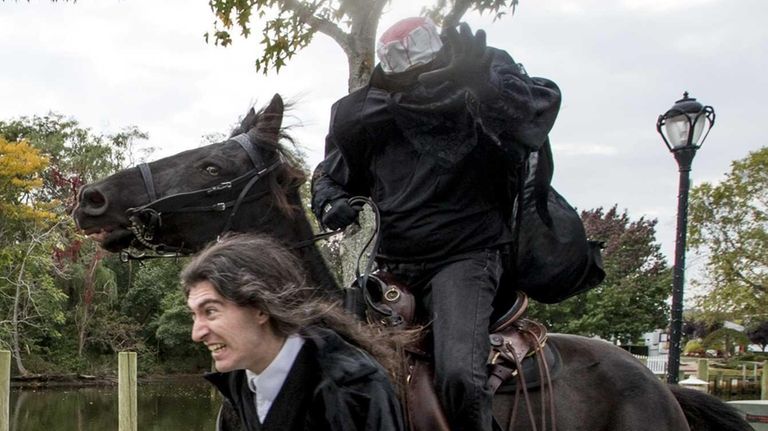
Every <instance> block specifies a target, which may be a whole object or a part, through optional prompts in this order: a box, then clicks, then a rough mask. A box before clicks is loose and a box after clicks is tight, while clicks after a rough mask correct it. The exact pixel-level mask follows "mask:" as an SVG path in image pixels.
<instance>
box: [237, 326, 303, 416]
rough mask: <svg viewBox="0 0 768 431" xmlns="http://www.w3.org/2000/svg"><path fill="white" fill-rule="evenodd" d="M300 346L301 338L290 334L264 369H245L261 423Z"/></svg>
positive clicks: (301, 344)
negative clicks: (257, 371)
mask: <svg viewBox="0 0 768 431" xmlns="http://www.w3.org/2000/svg"><path fill="white" fill-rule="evenodd" d="M302 346H304V339H303V338H301V337H300V336H298V335H290V336H288V338H286V340H285V343H283V347H282V348H281V349H280V352H278V354H277V356H275V359H273V360H272V362H271V363H270V364H269V365H268V366H267V368H265V369H264V371H262V372H261V373H260V374H256V373H254V372H252V371H251V370H245V375H246V377H247V378H248V387H249V388H250V389H251V391H252V392H253V393H254V394H255V395H256V397H255V398H256V399H255V402H256V412H257V413H258V414H259V421H260V422H261V423H264V418H266V417H267V412H269V408H270V407H272V403H273V402H274V401H275V398H277V394H279V393H280V389H281V388H282V387H283V383H285V379H286V377H288V372H289V371H291V367H292V366H293V363H294V362H295V361H296V357H297V356H298V355H299V351H300V350H301V347H302Z"/></svg>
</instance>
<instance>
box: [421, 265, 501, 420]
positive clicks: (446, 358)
mask: <svg viewBox="0 0 768 431" xmlns="http://www.w3.org/2000/svg"><path fill="white" fill-rule="evenodd" d="M500 278H501V261H500V256H499V252H498V251H497V250H479V251H477V252H474V253H468V254H465V255H463V256H461V257H457V258H456V259H453V260H450V261H447V263H445V264H444V266H442V267H441V268H440V269H439V270H438V271H437V272H435V273H434V276H433V277H432V278H431V281H430V282H429V283H428V284H427V286H426V287H425V290H424V291H423V293H424V294H425V296H424V298H423V299H424V302H425V305H426V307H427V308H428V309H429V311H430V315H431V318H432V328H433V333H434V356H435V376H436V377H435V385H436V389H437V394H438V396H439V397H440V399H441V401H442V403H443V406H444V410H445V413H446V415H447V418H448V421H449V423H450V424H451V427H452V428H453V430H456V431H458V430H462V431H464V430H466V431H490V430H491V429H492V428H491V427H492V425H491V423H492V418H493V415H492V407H491V399H492V394H491V393H490V391H489V390H488V388H487V385H486V382H487V379H488V373H487V368H486V363H487V360H488V352H489V350H490V343H489V341H488V326H489V319H490V316H491V311H492V303H493V298H494V296H495V294H496V289H497V287H498V283H499V279H500Z"/></svg>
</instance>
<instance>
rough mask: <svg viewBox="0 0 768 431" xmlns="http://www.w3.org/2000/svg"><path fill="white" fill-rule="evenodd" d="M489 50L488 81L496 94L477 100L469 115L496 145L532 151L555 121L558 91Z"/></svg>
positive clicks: (506, 54)
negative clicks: (490, 53) (491, 54)
mask: <svg viewBox="0 0 768 431" xmlns="http://www.w3.org/2000/svg"><path fill="white" fill-rule="evenodd" d="M492 50H493V55H494V56H493V61H492V62H491V67H490V76H489V80H490V82H491V83H492V84H493V86H494V87H495V88H497V89H498V91H497V92H496V93H495V94H494V95H493V96H492V97H487V98H485V99H484V100H477V101H476V103H475V104H473V106H470V111H471V112H472V114H473V116H474V117H475V120H476V121H477V123H478V124H479V125H480V126H481V127H482V129H483V131H484V132H485V133H486V135H487V136H489V137H490V138H491V139H492V140H493V141H494V142H496V143H497V144H498V145H500V146H502V147H504V146H505V145H507V146H508V145H510V143H514V145H521V146H522V147H523V148H524V149H526V150H527V151H536V150H538V149H539V148H541V146H542V145H543V144H544V141H545V139H546V137H547V134H548V133H549V131H550V130H551V129H552V126H553V125H554V123H555V119H556V118H557V112H558V110H559V109H560V89H559V88H558V87H557V85H556V84H555V83H554V82H552V81H550V80H548V79H545V78H532V77H529V76H528V75H527V74H526V73H525V70H524V69H523V68H522V67H521V66H520V65H519V64H517V63H515V61H514V59H512V57H511V56H510V55H509V54H508V53H507V52H505V51H502V50H499V49H493V48H492ZM506 150H509V148H506Z"/></svg>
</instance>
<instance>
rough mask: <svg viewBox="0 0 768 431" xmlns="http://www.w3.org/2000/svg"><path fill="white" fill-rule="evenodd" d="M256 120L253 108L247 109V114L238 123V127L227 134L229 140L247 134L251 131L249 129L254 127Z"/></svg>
mask: <svg viewBox="0 0 768 431" xmlns="http://www.w3.org/2000/svg"><path fill="white" fill-rule="evenodd" d="M257 119H258V117H257V115H256V110H254V109H253V108H251V109H249V110H248V113H247V114H245V117H244V118H243V120H242V121H241V122H240V125H239V126H237V127H235V129H234V130H232V132H231V133H230V134H229V137H230V138H231V137H233V136H235V135H239V134H241V133H245V132H247V131H248V130H251V128H252V127H253V126H254V125H255V123H256V120H257Z"/></svg>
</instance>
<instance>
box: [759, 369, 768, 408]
mask: <svg viewBox="0 0 768 431" xmlns="http://www.w3.org/2000/svg"><path fill="white" fill-rule="evenodd" d="M760 399H761V400H768V361H763V376H762V378H760Z"/></svg>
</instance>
